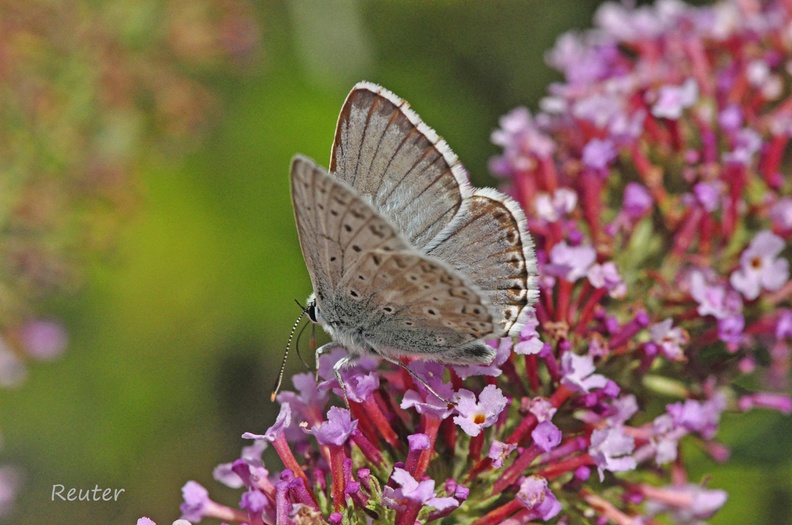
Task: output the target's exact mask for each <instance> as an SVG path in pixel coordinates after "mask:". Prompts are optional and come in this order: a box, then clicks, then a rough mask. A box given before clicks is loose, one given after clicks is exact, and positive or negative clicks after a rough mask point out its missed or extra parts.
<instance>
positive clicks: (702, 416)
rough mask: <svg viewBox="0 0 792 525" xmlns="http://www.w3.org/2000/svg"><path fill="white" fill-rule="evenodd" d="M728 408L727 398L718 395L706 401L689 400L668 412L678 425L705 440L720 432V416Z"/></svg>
mask: <svg viewBox="0 0 792 525" xmlns="http://www.w3.org/2000/svg"><path fill="white" fill-rule="evenodd" d="M725 408H726V398H725V396H724V395H722V394H718V393H716V394H715V395H713V396H712V398H711V399H708V400H706V401H703V402H702V401H696V400H695V399H687V400H685V401H684V402H678V403H673V404H671V405H668V406H667V407H666V410H667V411H668V413H669V414H670V415H671V417H673V418H674V423H675V424H676V425H679V426H682V427H684V428H686V429H687V430H689V431H690V432H698V433H699V434H701V436H702V437H703V438H705V439H711V438H712V437H714V436H715V434H716V432H717V431H718V425H719V423H720V415H721V413H722V412H723V410H724V409H725Z"/></svg>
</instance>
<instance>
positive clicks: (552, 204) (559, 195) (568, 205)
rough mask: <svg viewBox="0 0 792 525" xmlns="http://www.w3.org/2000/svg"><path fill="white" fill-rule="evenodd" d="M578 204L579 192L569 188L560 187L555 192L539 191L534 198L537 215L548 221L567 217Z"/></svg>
mask: <svg viewBox="0 0 792 525" xmlns="http://www.w3.org/2000/svg"><path fill="white" fill-rule="evenodd" d="M576 206H577V193H575V192H574V191H572V190H571V189H569V188H558V189H557V190H556V191H555V193H553V194H552V195H550V194H549V193H544V192H543V193H539V194H537V195H536V199H534V207H535V208H536V216H537V218H539V219H542V220H545V221H547V222H556V221H557V220H559V219H561V218H564V217H566V216H567V215H568V214H569V213H571V212H572V210H574V209H575V207H576Z"/></svg>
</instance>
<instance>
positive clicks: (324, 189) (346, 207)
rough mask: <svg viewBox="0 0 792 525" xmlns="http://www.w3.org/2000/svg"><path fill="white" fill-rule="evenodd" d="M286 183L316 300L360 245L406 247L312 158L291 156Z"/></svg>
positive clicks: (327, 294)
mask: <svg viewBox="0 0 792 525" xmlns="http://www.w3.org/2000/svg"><path fill="white" fill-rule="evenodd" d="M291 189H292V203H293V205H294V215H295V219H296V222H297V231H298V233H299V237H300V247H301V248H302V252H303V256H304V258H305V264H306V266H307V267H308V273H309V274H310V276H311V283H312V284H313V286H314V292H315V293H316V296H317V298H318V299H319V302H320V303H322V302H323V301H325V300H327V299H330V298H332V296H333V295H334V293H335V288H336V287H337V285H338V283H339V282H340V281H341V278H342V276H343V274H344V271H345V269H346V268H348V267H349V266H351V265H354V264H355V262H356V260H357V259H358V258H360V255H361V253H362V252H363V251H364V249H365V250H369V249H372V248H375V247H380V246H383V245H387V247H388V248H389V249H394V250H395V249H403V248H405V247H406V244H405V243H404V241H403V240H402V239H401V238H400V237H399V236H398V235H397V234H396V232H395V231H394V230H393V228H392V227H390V226H389V225H387V224H386V223H384V222H383V219H382V218H381V217H379V216H378V215H377V213H376V212H374V210H373V209H372V208H371V206H369V205H368V204H366V203H365V202H363V201H362V200H361V199H360V198H358V197H356V196H355V195H354V193H353V192H352V191H351V190H350V189H349V188H348V187H346V185H344V184H342V183H339V182H338V181H337V180H335V179H333V178H332V177H330V176H329V175H328V174H327V172H326V171H325V170H324V169H323V168H321V167H319V166H317V165H316V164H315V163H314V162H313V161H312V160H310V159H308V158H306V157H302V156H300V155H297V156H295V157H294V159H293V160H292V168H291ZM366 232H369V233H366ZM375 233H376V234H375Z"/></svg>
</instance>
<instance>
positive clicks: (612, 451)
mask: <svg viewBox="0 0 792 525" xmlns="http://www.w3.org/2000/svg"><path fill="white" fill-rule="evenodd" d="M634 449H635V441H634V440H633V438H632V437H631V436H628V435H627V434H625V433H624V428H623V427H621V426H613V427H606V428H602V429H596V430H594V432H592V433H591V446H590V447H589V454H590V455H591V457H592V458H593V459H594V462H595V463H596V464H597V470H598V471H599V476H600V481H602V480H603V479H604V471H606V470H610V471H611V472H622V471H625V470H633V469H634V468H635V467H636V466H637V463H636V461H635V458H634V457H633V456H632V455H631V454H632V452H633V450H634Z"/></svg>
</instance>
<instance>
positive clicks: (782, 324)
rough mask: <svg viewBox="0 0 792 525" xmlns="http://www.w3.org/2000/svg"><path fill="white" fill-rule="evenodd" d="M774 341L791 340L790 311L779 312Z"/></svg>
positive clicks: (791, 322) (791, 321)
mask: <svg viewBox="0 0 792 525" xmlns="http://www.w3.org/2000/svg"><path fill="white" fill-rule="evenodd" d="M775 336H776V339H789V338H792V310H781V312H780V315H779V316H778V321H776V328H775Z"/></svg>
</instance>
